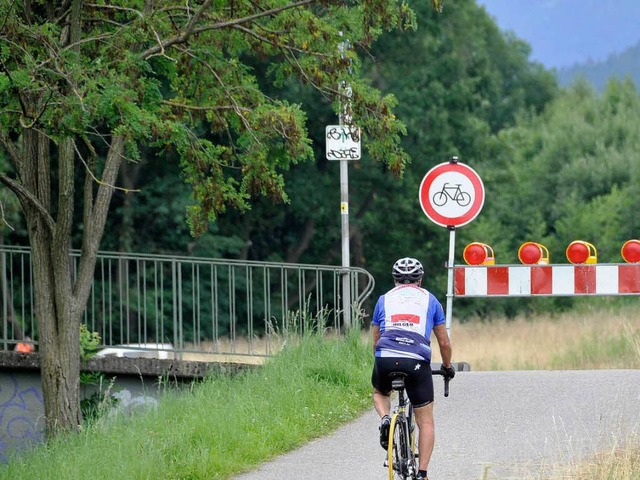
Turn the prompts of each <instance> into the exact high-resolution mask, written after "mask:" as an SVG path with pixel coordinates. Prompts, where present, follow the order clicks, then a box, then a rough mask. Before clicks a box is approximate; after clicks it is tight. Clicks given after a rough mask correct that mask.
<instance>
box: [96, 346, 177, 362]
mask: <svg viewBox="0 0 640 480" xmlns="http://www.w3.org/2000/svg"><path fill="white" fill-rule="evenodd" d="M95 356H96V357H126V358H157V359H160V360H167V359H175V358H176V352H175V350H174V349H173V345H171V344H170V343H128V344H124V345H114V346H113V347H108V348H104V349H102V350H100V351H98V353H96V355H95Z"/></svg>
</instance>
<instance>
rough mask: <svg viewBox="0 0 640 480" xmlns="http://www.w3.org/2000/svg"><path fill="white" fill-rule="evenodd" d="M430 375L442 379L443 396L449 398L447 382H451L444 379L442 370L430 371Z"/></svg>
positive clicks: (449, 379) (446, 378) (448, 378)
mask: <svg viewBox="0 0 640 480" xmlns="http://www.w3.org/2000/svg"><path fill="white" fill-rule="evenodd" d="M431 375H441V376H442V377H443V378H444V396H445V397H448V396H449V381H451V378H450V377H446V376H445V374H444V372H443V371H442V370H431Z"/></svg>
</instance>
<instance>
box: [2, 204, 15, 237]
mask: <svg viewBox="0 0 640 480" xmlns="http://www.w3.org/2000/svg"><path fill="white" fill-rule="evenodd" d="M0 217H2V223H4V224H5V225H6V226H7V227H9V228H10V229H11V231H15V228H13V227H12V226H11V224H10V223H9V222H7V217H5V215H4V204H3V203H2V201H0Z"/></svg>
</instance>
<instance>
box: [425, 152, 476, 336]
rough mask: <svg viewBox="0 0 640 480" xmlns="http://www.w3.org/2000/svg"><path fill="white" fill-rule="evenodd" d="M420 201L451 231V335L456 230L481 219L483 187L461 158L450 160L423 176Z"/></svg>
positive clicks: (448, 309) (427, 212)
mask: <svg viewBox="0 0 640 480" xmlns="http://www.w3.org/2000/svg"><path fill="white" fill-rule="evenodd" d="M419 200H420V206H421V207H422V211H423V212H424V213H425V215H426V216H427V217H428V218H429V220H431V221H432V222H433V223H435V224H436V225H440V226H441V227H446V228H447V229H448V230H449V259H448V261H447V270H448V271H447V307H446V326H447V332H448V333H449V335H451V320H452V316H453V280H454V277H453V274H454V254H455V239H456V227H461V226H463V225H466V224H467V223H469V222H471V221H472V220H473V219H474V218H476V217H477V216H478V214H479V213H480V210H482V206H483V205H484V185H483V184H482V179H481V178H480V176H479V175H478V174H477V173H476V171H475V170H474V169H472V168H471V167H469V166H468V165H465V164H464V163H459V162H458V157H451V159H450V160H449V162H447V163H441V164H439V165H436V166H435V167H433V168H432V169H431V170H429V171H428V172H427V174H426V175H425V176H424V178H423V179H422V183H421V184H420V191H419Z"/></svg>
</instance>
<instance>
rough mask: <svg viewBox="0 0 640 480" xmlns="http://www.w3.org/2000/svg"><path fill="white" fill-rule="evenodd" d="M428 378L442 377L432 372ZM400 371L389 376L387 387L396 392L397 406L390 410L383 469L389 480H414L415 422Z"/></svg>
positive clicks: (447, 393)
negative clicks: (387, 441)
mask: <svg viewBox="0 0 640 480" xmlns="http://www.w3.org/2000/svg"><path fill="white" fill-rule="evenodd" d="M431 374H432V375H442V376H443V377H444V372H442V371H441V370H432V371H431ZM406 376H407V374H406V373H403V372H393V373H391V378H392V380H391V388H392V389H393V390H394V391H396V392H398V403H397V405H396V406H395V407H394V408H393V416H392V417H391V425H390V427H389V447H388V448H387V461H386V462H385V463H386V466H387V467H388V468H389V480H416V478H417V476H418V462H417V460H418V452H417V451H416V450H417V445H416V428H415V426H416V425H415V419H414V418H413V407H412V406H411V402H410V401H409V399H408V398H407V395H406V392H405V389H404V379H405V377H406ZM449 380H451V379H450V378H449V377H444V396H445V397H448V396H449Z"/></svg>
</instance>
